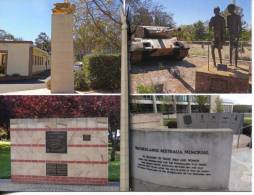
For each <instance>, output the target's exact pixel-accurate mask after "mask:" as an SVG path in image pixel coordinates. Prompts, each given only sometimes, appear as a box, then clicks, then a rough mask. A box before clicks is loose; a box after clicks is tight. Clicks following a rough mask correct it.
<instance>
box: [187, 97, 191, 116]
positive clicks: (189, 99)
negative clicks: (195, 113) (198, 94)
mask: <svg viewBox="0 0 254 195" xmlns="http://www.w3.org/2000/svg"><path fill="white" fill-rule="evenodd" d="M187 101H188V108H187V112H188V113H189V114H191V96H189V95H188V96H187Z"/></svg>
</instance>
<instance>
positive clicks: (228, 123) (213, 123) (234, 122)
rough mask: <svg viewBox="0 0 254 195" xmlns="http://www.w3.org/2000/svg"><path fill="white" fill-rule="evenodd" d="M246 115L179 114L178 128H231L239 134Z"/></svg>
mask: <svg viewBox="0 0 254 195" xmlns="http://www.w3.org/2000/svg"><path fill="white" fill-rule="evenodd" d="M243 122H244V115H243V114H240V113H192V114H177V127H178V128H191V129H213V128H215V129H218V128H230V129H232V130H233V133H234V134H239V131H240V129H241V128H242V127H243Z"/></svg>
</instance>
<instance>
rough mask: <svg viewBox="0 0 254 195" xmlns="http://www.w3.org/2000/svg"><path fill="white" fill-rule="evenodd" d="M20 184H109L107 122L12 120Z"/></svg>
mask: <svg viewBox="0 0 254 195" xmlns="http://www.w3.org/2000/svg"><path fill="white" fill-rule="evenodd" d="M10 133H11V179H12V181H13V182H17V183H54V184H100V185H103V184H107V183H108V119H107V118H76V119H13V120H11V130H10Z"/></svg>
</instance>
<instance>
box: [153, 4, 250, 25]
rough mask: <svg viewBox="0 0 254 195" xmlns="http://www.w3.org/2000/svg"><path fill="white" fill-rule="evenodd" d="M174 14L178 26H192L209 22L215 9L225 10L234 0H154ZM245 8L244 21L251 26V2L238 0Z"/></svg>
mask: <svg viewBox="0 0 254 195" xmlns="http://www.w3.org/2000/svg"><path fill="white" fill-rule="evenodd" d="M154 1H155V2H158V3H159V4H161V5H163V6H164V7H165V8H166V11H168V12H170V13H172V14H173V17H174V20H175V22H176V23H177V25H181V24H192V23H194V22H196V21H198V20H201V21H207V20H210V18H211V17H212V16H213V9H214V7H216V6H219V7H220V8H221V10H224V9H225V8H226V7H227V5H228V4H229V3H231V2H232V0H154ZM236 4H237V5H239V6H240V7H242V8H243V11H244V20H245V21H246V22H247V23H248V24H251V0H236Z"/></svg>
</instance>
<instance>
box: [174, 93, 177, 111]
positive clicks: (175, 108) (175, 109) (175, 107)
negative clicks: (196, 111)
mask: <svg viewBox="0 0 254 195" xmlns="http://www.w3.org/2000/svg"><path fill="white" fill-rule="evenodd" d="M173 112H174V114H177V106H176V96H175V95H173Z"/></svg>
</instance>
